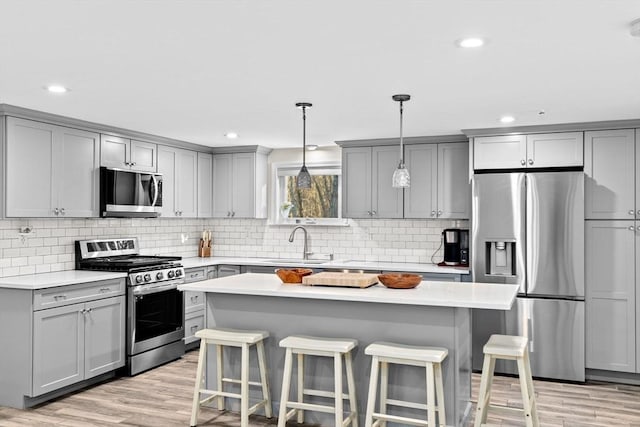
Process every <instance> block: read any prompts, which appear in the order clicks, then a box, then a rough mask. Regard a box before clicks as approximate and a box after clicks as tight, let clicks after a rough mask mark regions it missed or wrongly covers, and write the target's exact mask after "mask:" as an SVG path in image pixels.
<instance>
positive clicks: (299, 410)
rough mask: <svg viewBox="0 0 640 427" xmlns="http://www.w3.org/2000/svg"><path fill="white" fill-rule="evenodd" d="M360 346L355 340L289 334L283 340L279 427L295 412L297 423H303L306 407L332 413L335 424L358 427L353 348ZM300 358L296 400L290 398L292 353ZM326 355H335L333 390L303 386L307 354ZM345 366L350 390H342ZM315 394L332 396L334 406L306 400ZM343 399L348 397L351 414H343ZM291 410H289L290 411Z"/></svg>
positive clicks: (281, 344) (326, 396)
mask: <svg viewBox="0 0 640 427" xmlns="http://www.w3.org/2000/svg"><path fill="white" fill-rule="evenodd" d="M356 345H357V341H355V340H347V339H336V340H333V339H328V338H318V337H306V336H290V337H287V338H285V339H283V340H282V341H280V347H284V348H285V349H286V350H285V359H284V373H283V377H282V395H281V398H280V411H279V414H278V427H284V426H285V425H286V422H287V420H288V419H290V418H292V417H293V416H294V415H296V420H297V421H298V422H304V412H305V411H307V410H311V411H319V412H326V413H333V414H334V419H335V424H336V426H340V427H342V426H346V425H349V424H351V425H352V426H353V427H358V409H357V404H356V392H355V378H354V375H353V363H352V359H351V350H352V349H353V348H354V347H355V346H356ZM294 354H296V355H297V356H298V357H297V364H298V368H297V374H298V375H297V385H298V387H297V388H298V390H297V396H296V399H297V400H296V401H291V400H289V394H290V390H291V375H292V371H293V355H294ZM305 355H311V356H325V357H332V358H333V369H334V388H333V391H323V390H314V389H305V388H304V356H305ZM343 358H344V365H345V368H346V376H347V388H348V393H347V394H345V393H344V392H343V381H342V367H343V366H342V365H343V362H342V361H343ZM305 395H307V396H316V397H325V398H330V399H333V406H327V405H319V404H311V403H305V402H304V396H305ZM344 399H348V400H349V415H348V416H347V418H346V419H345V417H344V403H343V401H344ZM288 409H290V410H289V411H287V410H288Z"/></svg>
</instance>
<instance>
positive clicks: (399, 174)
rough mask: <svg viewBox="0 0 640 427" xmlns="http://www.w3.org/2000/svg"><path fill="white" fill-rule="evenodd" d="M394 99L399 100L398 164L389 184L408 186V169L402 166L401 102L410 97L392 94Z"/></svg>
mask: <svg viewBox="0 0 640 427" xmlns="http://www.w3.org/2000/svg"><path fill="white" fill-rule="evenodd" d="M391 98H392V99H393V100H394V101H397V102H400V164H399V165H398V168H397V169H396V170H395V171H394V172H393V179H392V180H391V184H392V185H393V187H394V188H406V187H409V183H410V177H409V171H408V170H407V168H406V167H405V166H404V149H403V142H404V141H403V140H402V110H403V105H402V103H403V102H405V101H408V100H409V99H411V96H410V95H393V96H392V97H391Z"/></svg>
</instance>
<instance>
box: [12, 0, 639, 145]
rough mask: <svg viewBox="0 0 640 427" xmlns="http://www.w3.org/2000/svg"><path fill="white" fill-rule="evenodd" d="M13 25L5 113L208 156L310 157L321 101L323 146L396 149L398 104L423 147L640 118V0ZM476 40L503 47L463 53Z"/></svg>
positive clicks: (156, 4) (412, 5)
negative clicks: (157, 138)
mask: <svg viewBox="0 0 640 427" xmlns="http://www.w3.org/2000/svg"><path fill="white" fill-rule="evenodd" d="M0 16H2V19H1V24H0V103H7V104H13V105H18V106H22V107H27V108H33V109H37V110H42V111H47V112H51V113H56V114H61V115H65V116H70V117H75V118H80V119H84V120H89V121H94V122H98V123H104V124H109V125H113V126H119V127H123V128H128V129H133V130H137V131H142V132H148V133H152V134H157V135H162V136H166V137H171V138H177V139H181V140H185V141H189V142H194V143H197V144H203V145H239V144H261V145H266V146H269V147H273V148H277V147H292V146H299V145H300V144H301V135H302V123H301V113H300V110H298V109H296V108H295V107H294V104H295V102H296V101H309V102H312V103H313V104H314V107H313V108H312V109H311V110H310V111H309V112H308V115H307V140H308V143H310V144H319V145H328V144H331V143H332V141H335V140H343V139H362V138H384V137H395V136H397V135H398V105H397V103H395V102H393V101H392V100H391V95H393V94H395V93H409V94H411V96H412V98H411V101H409V102H408V103H407V104H406V107H405V135H406V136H421V135H438V134H451V133H457V132H459V130H460V129H464V128H480V127H496V126H500V123H499V122H498V118H499V117H500V116H501V115H503V114H512V115H514V116H516V118H517V121H516V122H515V123H514V124H513V125H525V124H527V125H528V124H545V123H564V122H575V121H595V120H610V119H632V118H640V96H638V93H640V38H638V37H632V36H631V35H630V33H629V24H630V23H631V21H633V20H635V19H638V18H640V0H562V1H558V0H502V1H500V0H468V1H461V0H431V1H429V0H425V1H417V0H385V1H381V0H322V1H321V0H316V1H311V0H269V1H260V0H253V1H250V0H217V1H216V0H209V1H204V0H202V1H197V0H191V1H180V0H157V1H150V0H147V1H143V0H136V1H133V0H85V1H79V0H75V1H71V0H55V1H53V0H41V1H32V0H2V2H1V3H0ZM469 35H480V36H483V37H486V38H487V39H488V43H487V44H486V46H484V47H482V48H480V49H475V50H469V49H462V48H459V47H457V46H455V44H454V41H455V40H456V39H459V38H461V37H464V36H469ZM53 82H57V83H61V84H64V85H66V86H68V87H70V88H71V92H69V93H67V94H64V95H52V94H49V93H47V92H46V91H45V90H43V86H45V85H47V84H50V83H53ZM541 109H544V110H545V111H546V114H545V115H544V116H540V115H538V111H539V110H541ZM228 131H235V132H237V133H239V134H240V138H239V139H237V140H234V141H230V140H227V139H226V138H225V137H224V134H225V133H226V132H228Z"/></svg>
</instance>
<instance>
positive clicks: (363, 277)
mask: <svg viewBox="0 0 640 427" xmlns="http://www.w3.org/2000/svg"><path fill="white" fill-rule="evenodd" d="M376 283H378V275H377V274H370V273H338V272H329V271H325V272H322V273H317V274H311V275H309V276H305V277H303V278H302V284H303V285H322V286H346V287H350V288H368V287H369V286H372V285H375V284H376Z"/></svg>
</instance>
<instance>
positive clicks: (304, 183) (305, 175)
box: [296, 102, 311, 188]
mask: <svg viewBox="0 0 640 427" xmlns="http://www.w3.org/2000/svg"><path fill="white" fill-rule="evenodd" d="M296 107H298V108H302V167H301V168H300V172H299V173H298V177H297V178H296V186H297V187H298V188H311V175H310V174H309V171H308V170H307V165H306V163H305V155H306V152H307V140H306V133H307V108H311V103H309V102H297V103H296Z"/></svg>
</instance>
